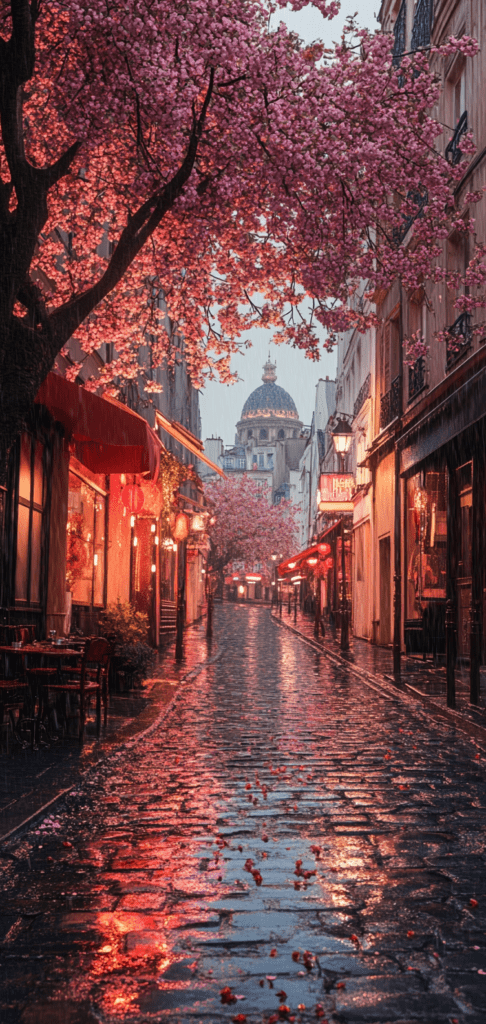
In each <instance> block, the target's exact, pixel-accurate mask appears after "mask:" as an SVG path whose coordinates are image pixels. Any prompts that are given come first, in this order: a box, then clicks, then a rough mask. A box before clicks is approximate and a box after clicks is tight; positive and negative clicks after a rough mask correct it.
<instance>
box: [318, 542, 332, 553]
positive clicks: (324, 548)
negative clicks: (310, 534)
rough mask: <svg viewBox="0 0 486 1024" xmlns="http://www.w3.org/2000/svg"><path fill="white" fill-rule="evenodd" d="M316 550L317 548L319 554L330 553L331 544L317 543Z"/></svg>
mask: <svg viewBox="0 0 486 1024" xmlns="http://www.w3.org/2000/svg"><path fill="white" fill-rule="evenodd" d="M317 550H318V552H319V554H320V555H329V554H330V553H331V545H330V544H318V545H317Z"/></svg>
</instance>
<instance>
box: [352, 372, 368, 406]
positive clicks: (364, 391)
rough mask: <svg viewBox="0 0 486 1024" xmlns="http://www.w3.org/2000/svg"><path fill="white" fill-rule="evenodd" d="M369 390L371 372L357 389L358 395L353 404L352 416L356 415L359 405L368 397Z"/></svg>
mask: <svg viewBox="0 0 486 1024" xmlns="http://www.w3.org/2000/svg"><path fill="white" fill-rule="evenodd" d="M370 390H371V373H369V374H368V376H367V378H366V380H365V381H364V383H363V384H362V385H361V387H360V389H359V391H358V397H357V399H356V401H355V403H354V406H353V416H357V415H358V413H359V410H360V409H361V406H362V405H364V403H365V402H366V399H367V398H369V397H370Z"/></svg>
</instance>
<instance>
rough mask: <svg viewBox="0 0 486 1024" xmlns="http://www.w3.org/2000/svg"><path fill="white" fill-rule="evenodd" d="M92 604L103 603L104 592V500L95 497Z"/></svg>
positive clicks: (99, 496)
mask: <svg viewBox="0 0 486 1024" xmlns="http://www.w3.org/2000/svg"><path fill="white" fill-rule="evenodd" d="M95 510H96V521H95V544H94V591H93V604H96V605H102V604H103V603H104V590H105V498H102V497H101V495H100V494H97V495H96V506H95Z"/></svg>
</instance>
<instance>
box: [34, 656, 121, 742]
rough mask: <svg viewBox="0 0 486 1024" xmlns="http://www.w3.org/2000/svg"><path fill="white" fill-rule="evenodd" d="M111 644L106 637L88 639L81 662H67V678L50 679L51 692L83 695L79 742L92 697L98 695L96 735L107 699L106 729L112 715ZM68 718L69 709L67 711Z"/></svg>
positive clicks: (68, 696) (65, 670) (80, 701)
mask: <svg viewBox="0 0 486 1024" xmlns="http://www.w3.org/2000/svg"><path fill="white" fill-rule="evenodd" d="M110 657H111V644H110V643H109V642H108V640H105V639H104V637H94V638H93V639H92V640H87V641H86V645H85V648H84V652H83V655H82V658H81V662H80V664H79V666H75V667H74V668H73V667H71V666H70V665H65V666H63V671H64V672H65V674H66V677H67V678H66V679H65V681H63V682H58V683H55V684H52V683H50V682H49V683H48V684H47V686H48V691H49V693H51V692H52V693H53V694H54V693H56V694H60V695H62V694H63V695H65V696H66V703H67V701H68V700H69V698H70V697H71V696H78V697H79V742H80V743H82V742H83V740H84V730H85V725H86V710H87V708H88V706H89V703H90V701H91V698H92V697H93V696H95V697H96V735H97V736H99V735H100V731H101V704H102V703H103V725H104V728H105V729H106V724H107V718H108V671H109V667H110ZM66 718H67V713H66Z"/></svg>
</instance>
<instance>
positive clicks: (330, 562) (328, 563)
mask: <svg viewBox="0 0 486 1024" xmlns="http://www.w3.org/2000/svg"><path fill="white" fill-rule="evenodd" d="M333 566H334V559H333V558H326V560H325V562H324V568H325V569H326V571H328V570H329V569H332V568H333Z"/></svg>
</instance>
